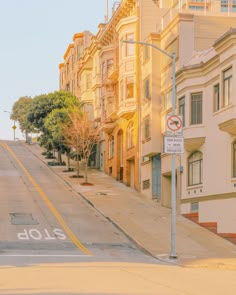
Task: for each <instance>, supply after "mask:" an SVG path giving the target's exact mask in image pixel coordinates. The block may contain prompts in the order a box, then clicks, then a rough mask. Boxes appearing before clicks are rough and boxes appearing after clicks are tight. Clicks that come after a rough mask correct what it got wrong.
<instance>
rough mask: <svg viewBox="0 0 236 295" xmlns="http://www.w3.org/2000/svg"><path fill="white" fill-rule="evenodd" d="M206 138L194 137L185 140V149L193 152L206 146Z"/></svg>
mask: <svg viewBox="0 0 236 295" xmlns="http://www.w3.org/2000/svg"><path fill="white" fill-rule="evenodd" d="M204 142H205V137H193V138H185V139H184V147H185V150H186V151H187V152H193V151H196V150H198V149H200V147H201V146H202V145H203V144H204Z"/></svg>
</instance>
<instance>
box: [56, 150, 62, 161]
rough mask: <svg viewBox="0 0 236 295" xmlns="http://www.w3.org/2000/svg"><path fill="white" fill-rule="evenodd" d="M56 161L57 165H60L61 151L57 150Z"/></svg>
mask: <svg viewBox="0 0 236 295" xmlns="http://www.w3.org/2000/svg"><path fill="white" fill-rule="evenodd" d="M57 158H58V159H57V160H58V163H60V164H62V158H61V150H58V153H57Z"/></svg>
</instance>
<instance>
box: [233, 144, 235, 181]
mask: <svg viewBox="0 0 236 295" xmlns="http://www.w3.org/2000/svg"><path fill="white" fill-rule="evenodd" d="M233 177H236V141H235V142H234V143H233Z"/></svg>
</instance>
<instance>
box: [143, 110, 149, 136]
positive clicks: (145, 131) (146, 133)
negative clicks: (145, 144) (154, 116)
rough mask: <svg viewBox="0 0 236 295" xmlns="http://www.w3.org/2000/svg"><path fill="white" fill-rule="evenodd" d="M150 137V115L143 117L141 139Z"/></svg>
mask: <svg viewBox="0 0 236 295" xmlns="http://www.w3.org/2000/svg"><path fill="white" fill-rule="evenodd" d="M149 138H151V118H150V115H148V116H146V117H145V118H144V119H143V140H144V141H145V140H148V139H149Z"/></svg>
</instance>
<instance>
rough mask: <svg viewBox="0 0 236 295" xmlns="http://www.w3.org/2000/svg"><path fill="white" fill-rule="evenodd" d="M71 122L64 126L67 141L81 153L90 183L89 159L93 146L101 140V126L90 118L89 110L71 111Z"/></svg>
mask: <svg viewBox="0 0 236 295" xmlns="http://www.w3.org/2000/svg"><path fill="white" fill-rule="evenodd" d="M69 118H70V122H69V123H68V124H67V125H65V126H64V128H63V134H64V137H65V140H66V142H67V143H68V144H69V145H71V146H72V147H73V148H74V149H75V150H76V152H77V155H79V154H80V155H81V157H82V158H83V160H84V164H85V183H84V184H88V161H89V158H90V155H91V153H92V151H93V147H94V146H95V145H96V144H97V142H98V140H99V128H96V127H95V123H94V122H93V121H92V120H90V118H89V114H88V113H87V112H80V113H78V112H73V113H69Z"/></svg>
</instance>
